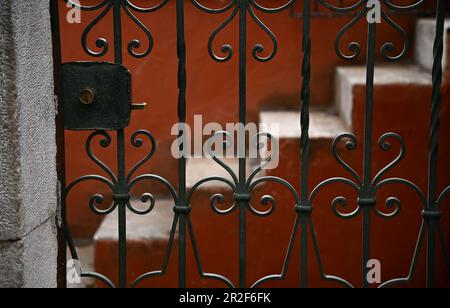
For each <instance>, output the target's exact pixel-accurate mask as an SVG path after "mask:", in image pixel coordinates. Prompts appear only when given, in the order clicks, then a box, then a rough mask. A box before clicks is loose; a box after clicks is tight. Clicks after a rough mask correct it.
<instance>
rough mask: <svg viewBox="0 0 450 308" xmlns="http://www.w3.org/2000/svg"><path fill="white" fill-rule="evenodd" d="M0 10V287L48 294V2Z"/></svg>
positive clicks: (51, 131) (51, 234) (10, 1)
mask: <svg viewBox="0 0 450 308" xmlns="http://www.w3.org/2000/svg"><path fill="white" fill-rule="evenodd" d="M0 7H1V10H0V82H1V83H0V121H1V122H0V172H1V174H0V209H1V210H0V287H5V286H6V287H55V286H56V264H57V262H56V255H57V241H56V229H55V213H56V207H57V198H56V183H57V178H56V145H55V130H56V129H55V120H54V119H55V104H54V99H53V79H52V76H53V68H52V48H51V46H52V45H51V44H52V41H51V27H50V16H49V2H48V1H22V0H0Z"/></svg>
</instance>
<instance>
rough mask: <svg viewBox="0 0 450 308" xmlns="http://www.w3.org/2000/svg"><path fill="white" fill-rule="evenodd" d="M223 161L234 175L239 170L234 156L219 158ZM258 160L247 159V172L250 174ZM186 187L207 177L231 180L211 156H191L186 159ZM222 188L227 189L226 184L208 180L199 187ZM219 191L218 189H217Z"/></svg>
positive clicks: (209, 189)
mask: <svg viewBox="0 0 450 308" xmlns="http://www.w3.org/2000/svg"><path fill="white" fill-rule="evenodd" d="M221 160H222V161H223V162H224V163H226V164H227V166H228V167H230V168H231V169H232V170H233V171H234V173H235V174H236V175H238V174H239V173H238V171H239V160H238V159H236V158H225V159H221ZM258 163H259V162H258V160H256V159H249V160H248V161H247V174H250V173H251V172H252V171H253V170H255V169H256V168H257V166H258ZM186 172H187V182H186V184H187V188H188V189H190V188H192V187H193V186H194V185H195V184H197V183H198V182H199V181H201V180H203V179H205V178H208V177H223V178H225V179H227V180H230V181H232V177H231V175H230V174H229V173H228V172H227V171H226V170H225V169H224V168H223V167H222V166H220V165H219V164H218V163H216V162H215V161H214V160H213V159H211V158H191V159H188V161H187V170H186ZM260 176H261V175H260ZM217 189H219V190H223V189H229V188H228V186H227V185H226V184H224V183H221V182H216V181H215V182H208V183H205V184H204V185H202V186H200V187H199V190H200V191H205V190H206V191H211V190H216V191H217ZM217 192H220V191H217Z"/></svg>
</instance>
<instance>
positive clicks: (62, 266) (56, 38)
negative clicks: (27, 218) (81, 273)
mask: <svg viewBox="0 0 450 308" xmlns="http://www.w3.org/2000/svg"><path fill="white" fill-rule="evenodd" d="M50 17H51V25H52V43H53V78H54V86H55V97H57V98H58V106H57V108H58V109H57V111H58V115H57V117H56V143H57V150H58V154H57V162H56V163H57V171H58V185H59V188H58V191H57V194H58V202H59V204H58V206H59V208H60V213H59V214H60V215H61V217H59V221H58V224H57V225H58V288H66V287H67V240H66V237H65V235H66V234H65V232H64V228H65V227H66V226H65V224H64V223H63V219H62V218H63V217H65V216H66V215H67V213H66V205H65V204H66V193H65V191H66V190H65V187H66V154H65V146H64V144H65V134H64V105H63V104H62V101H61V100H62V97H61V64H62V58H61V32H60V30H61V29H60V25H59V22H60V20H59V6H58V0H51V1H50Z"/></svg>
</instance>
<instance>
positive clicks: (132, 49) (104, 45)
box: [64, 0, 170, 58]
mask: <svg viewBox="0 0 450 308" xmlns="http://www.w3.org/2000/svg"><path fill="white" fill-rule="evenodd" d="M64 1H65V2H66V3H68V4H70V5H72V6H73V7H75V8H78V9H80V10H82V11H96V10H100V9H103V11H102V12H101V13H100V14H99V15H98V16H97V17H96V18H94V20H93V21H92V22H91V23H90V24H89V25H88V26H87V27H86V28H85V30H84V31H83V34H82V38H81V45H82V47H83V49H84V50H85V51H86V53H87V54H88V55H90V56H92V57H97V58H98V57H103V56H105V55H106V54H107V53H108V51H109V42H108V40H107V39H106V38H98V39H97V40H96V43H95V45H96V47H97V48H98V49H99V50H98V51H94V50H93V49H92V48H90V47H89V43H88V37H89V34H90V32H91V31H92V30H93V29H94V27H95V26H97V25H98V24H99V23H100V22H101V21H102V20H103V19H104V18H105V17H106V16H107V15H108V14H109V13H110V12H111V11H112V8H113V1H111V0H104V1H102V2H100V3H99V4H96V5H92V6H86V5H81V4H78V3H75V2H73V1H72V0H64ZM169 1H170V0H162V1H161V2H160V3H159V4H157V5H154V6H151V7H140V6H138V5H136V4H134V2H133V1H132V0H124V1H121V2H120V3H121V7H122V9H123V11H124V12H125V13H126V15H127V16H128V17H129V18H130V19H131V20H132V21H133V22H134V23H135V24H136V25H137V26H138V27H139V29H141V30H142V32H143V33H144V34H145V36H146V38H147V41H148V42H147V44H148V46H147V48H145V49H144V50H143V51H142V52H138V51H137V50H138V49H139V48H141V47H142V42H141V41H140V40H138V39H133V40H131V41H130V42H129V43H128V47H127V49H128V53H129V54H130V55H131V56H133V57H135V58H145V57H147V56H148V55H150V53H151V52H152V50H153V46H154V39H153V35H152V33H151V32H150V30H149V29H148V27H147V26H145V25H144V24H143V23H142V21H140V20H139V18H138V17H136V15H135V14H134V13H133V12H136V13H153V12H157V11H159V10H160V9H162V8H164V7H165V6H166V5H167V3H169Z"/></svg>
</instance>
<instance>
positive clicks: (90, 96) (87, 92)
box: [80, 88, 95, 105]
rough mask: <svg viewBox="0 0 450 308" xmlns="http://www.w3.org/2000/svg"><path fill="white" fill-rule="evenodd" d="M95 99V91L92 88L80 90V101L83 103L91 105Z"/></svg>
mask: <svg viewBox="0 0 450 308" xmlns="http://www.w3.org/2000/svg"><path fill="white" fill-rule="evenodd" d="M94 101H95V91H94V90H93V89H91V88H86V89H83V90H81V92H80V102H81V103H82V104H83V105H91V104H93V103H94Z"/></svg>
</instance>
